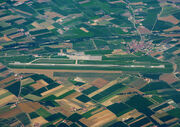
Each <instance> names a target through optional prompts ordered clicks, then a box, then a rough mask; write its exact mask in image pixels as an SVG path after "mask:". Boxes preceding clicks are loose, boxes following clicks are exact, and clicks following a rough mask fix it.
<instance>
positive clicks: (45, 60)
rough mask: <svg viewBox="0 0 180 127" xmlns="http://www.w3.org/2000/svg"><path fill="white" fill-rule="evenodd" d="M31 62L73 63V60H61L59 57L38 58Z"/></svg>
mask: <svg viewBox="0 0 180 127" xmlns="http://www.w3.org/2000/svg"><path fill="white" fill-rule="evenodd" d="M33 63H49V64H75V60H63V59H62V60H61V59H59V60H58V59H39V60H37V61H35V62H33Z"/></svg>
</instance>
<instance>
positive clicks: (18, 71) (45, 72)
mask: <svg viewBox="0 0 180 127" xmlns="http://www.w3.org/2000/svg"><path fill="white" fill-rule="evenodd" d="M11 70H12V71H14V72H15V73H37V74H45V75H47V76H49V77H51V78H53V73H54V72H79V73H122V71H101V70H53V69H52V70H51V69H48V70H42V69H11Z"/></svg>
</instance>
